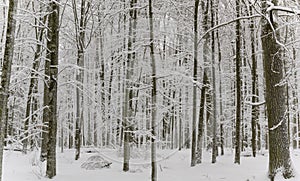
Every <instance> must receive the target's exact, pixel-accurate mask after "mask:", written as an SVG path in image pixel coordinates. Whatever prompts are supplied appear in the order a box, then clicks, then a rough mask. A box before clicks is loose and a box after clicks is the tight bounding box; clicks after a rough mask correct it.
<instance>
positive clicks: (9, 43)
mask: <svg viewBox="0 0 300 181" xmlns="http://www.w3.org/2000/svg"><path fill="white" fill-rule="evenodd" d="M17 7H18V1H17V0H9V7H8V17H7V29H6V42H5V47H4V57H3V66H2V72H1V87H0V181H1V180H2V167H3V166H2V162H3V147H4V132H5V131H4V128H5V122H6V120H7V111H8V110H7V103H8V97H9V84H10V78H11V65H12V61H13V54H14V45H15V31H16V19H15V14H16V9H17Z"/></svg>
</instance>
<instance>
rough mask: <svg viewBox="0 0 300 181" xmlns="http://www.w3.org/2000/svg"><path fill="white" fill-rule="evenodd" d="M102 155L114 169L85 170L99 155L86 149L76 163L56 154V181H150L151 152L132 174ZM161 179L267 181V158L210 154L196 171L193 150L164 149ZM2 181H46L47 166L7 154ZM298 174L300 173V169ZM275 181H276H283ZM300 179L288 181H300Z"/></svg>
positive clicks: (70, 153) (298, 155) (108, 153)
mask: <svg viewBox="0 0 300 181" xmlns="http://www.w3.org/2000/svg"><path fill="white" fill-rule="evenodd" d="M99 151H100V153H101V154H100V155H102V156H103V155H105V158H111V160H108V161H111V162H112V165H111V168H103V169H99V170H86V169H83V168H81V164H82V163H84V162H85V161H87V160H88V158H89V157H91V156H94V155H99V153H97V151H96V152H93V153H86V149H83V151H82V155H81V158H80V160H78V161H75V160H74V153H75V150H65V152H64V153H60V152H58V153H57V176H56V177H54V178H53V179H52V180H53V181H84V180H86V179H88V181H99V180H112V181H119V180H122V181H148V180H150V166H149V159H150V155H149V152H142V153H144V154H145V155H144V157H143V156H135V157H136V158H132V159H131V160H130V161H131V162H132V163H134V164H132V165H131V168H130V171H129V172H127V173H124V172H123V171H122V160H123V159H122V157H120V153H119V152H118V151H116V150H110V149H105V150H99ZM158 153H159V154H158V160H161V161H160V162H159V163H158V180H159V181H266V180H268V178H267V165H268V156H267V154H266V153H267V152H264V153H265V154H259V155H258V156H257V157H256V158H252V157H244V156H242V157H241V165H236V164H233V160H234V156H233V152H227V153H226V154H225V155H224V156H219V157H218V158H217V163H216V164H211V163H210V159H211V155H210V153H208V152H205V153H204V155H203V157H204V160H203V163H202V164H200V165H197V166H195V167H193V168H191V167H190V150H182V151H179V152H177V151H175V152H174V150H167V151H166V150H164V151H159V152H158ZM292 155H293V163H294V167H295V169H299V168H300V150H299V151H298V150H297V151H293V152H292ZM3 169H4V170H3V171H4V173H3V181H46V180H49V179H47V178H45V177H44V175H45V163H43V164H41V163H40V162H39V161H38V152H32V153H30V154H28V155H24V154H22V153H20V152H16V151H5V153H4V165H3ZM298 171H299V170H298ZM283 180H284V179H283V178H279V179H278V178H276V181H283ZM299 180H300V178H299V177H297V176H296V177H295V178H293V179H290V180H289V181H299Z"/></svg>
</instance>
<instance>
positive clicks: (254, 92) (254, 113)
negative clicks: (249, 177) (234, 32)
mask: <svg viewBox="0 0 300 181" xmlns="http://www.w3.org/2000/svg"><path fill="white" fill-rule="evenodd" d="M250 13H251V14H253V12H252V6H250ZM254 28H255V23H254V20H253V19H251V21H250V36H251V59H252V103H256V102H258V92H257V91H258V86H257V85H258V84H257V72H256V71H257V61H256V54H255V42H256V41H255V32H254V31H255V29H254ZM258 117H259V109H258V106H256V105H252V117H251V132H252V137H251V145H252V155H253V157H255V156H256V151H257V138H256V131H257V128H256V127H257V124H258Z"/></svg>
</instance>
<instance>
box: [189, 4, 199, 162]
mask: <svg viewBox="0 0 300 181" xmlns="http://www.w3.org/2000/svg"><path fill="white" fill-rule="evenodd" d="M198 8H199V0H195V6H194V40H193V41H194V68H193V71H194V73H193V81H194V82H193V117H192V118H193V121H192V122H193V125H192V149H191V154H192V156H191V166H192V167H193V166H195V165H196V147H197V129H196V125H197V85H196V82H197V70H198V69H197V64H198Z"/></svg>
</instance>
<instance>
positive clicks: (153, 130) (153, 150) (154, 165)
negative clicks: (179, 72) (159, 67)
mask: <svg viewBox="0 0 300 181" xmlns="http://www.w3.org/2000/svg"><path fill="white" fill-rule="evenodd" d="M152 8H153V6H152V0H149V26H150V32H149V35H150V39H149V41H150V58H151V67H152V95H151V97H152V100H151V104H152V105H151V107H152V109H151V110H152V112H151V134H152V135H151V136H152V137H151V181H157V163H156V142H157V140H156V139H157V138H158V137H157V121H156V119H157V106H156V100H157V90H156V87H157V83H156V62H155V55H154V42H153V41H154V27H153V11H152Z"/></svg>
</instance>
